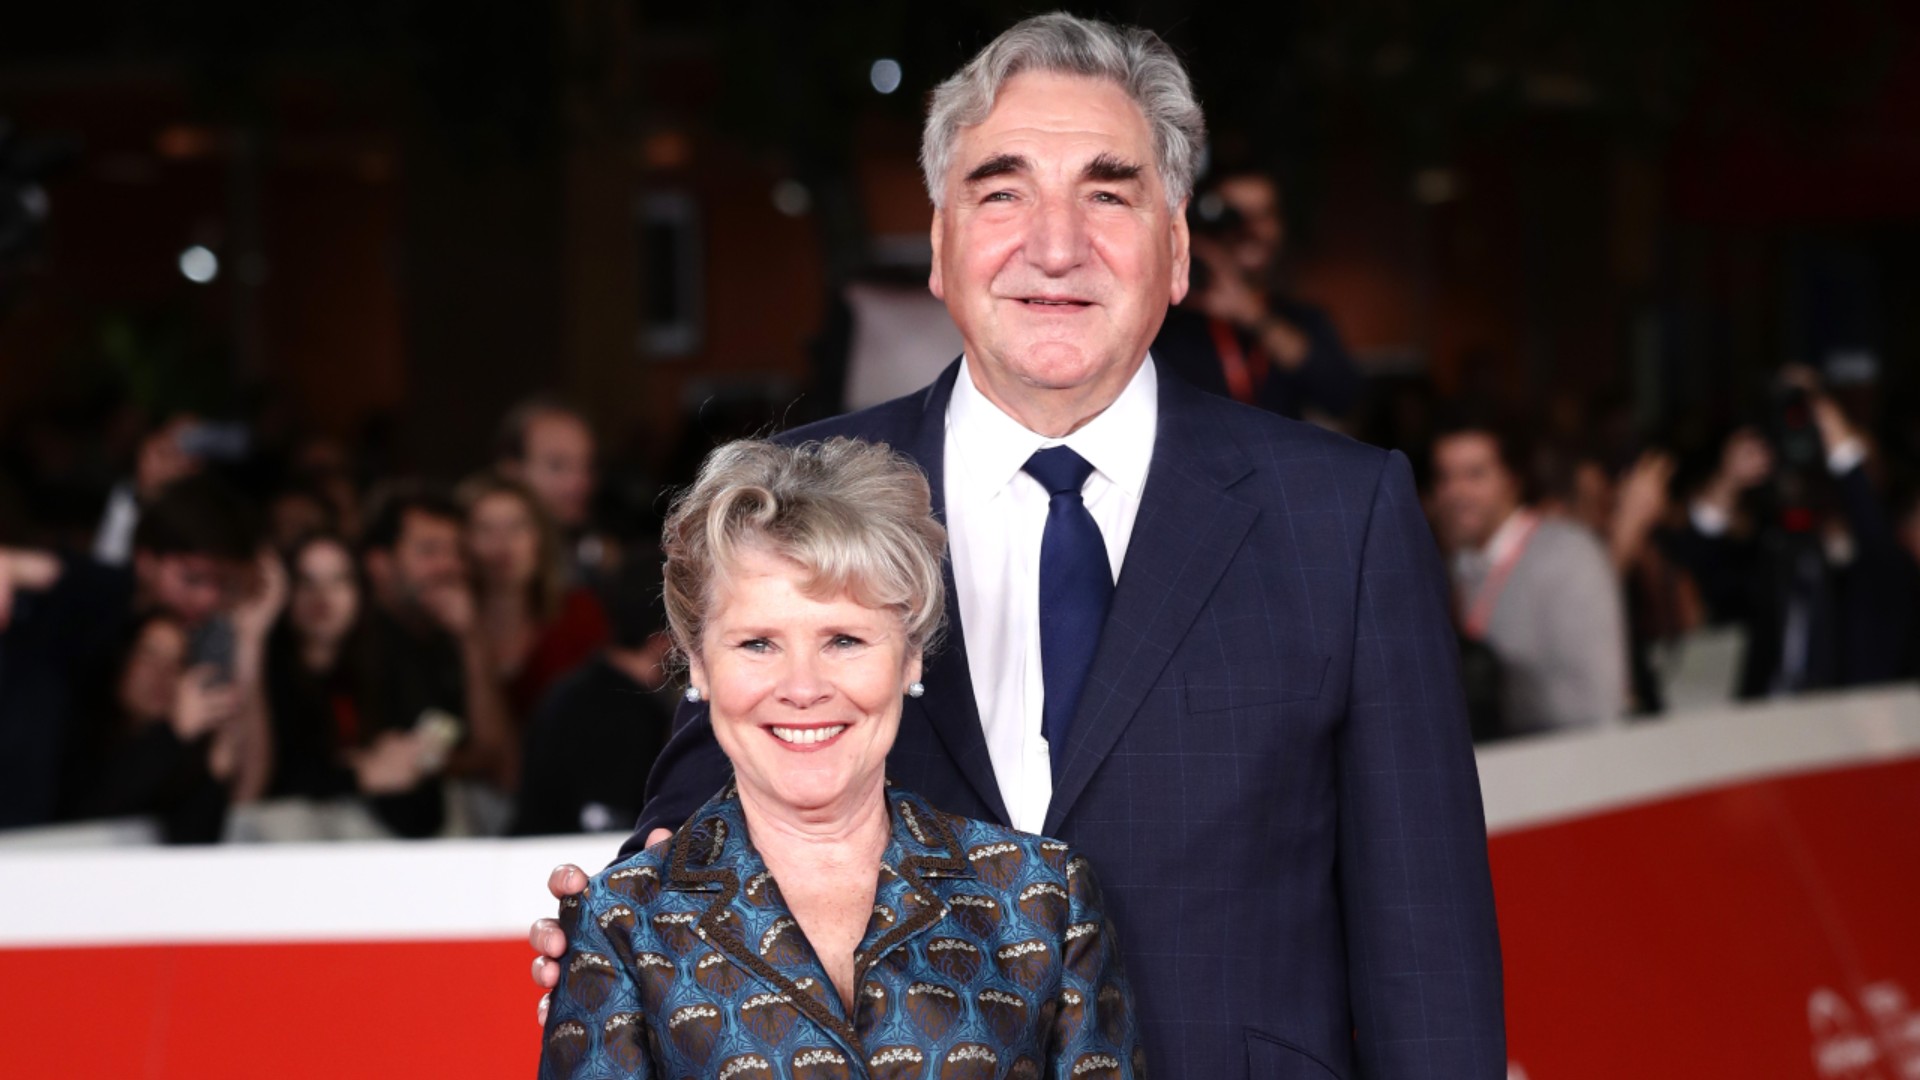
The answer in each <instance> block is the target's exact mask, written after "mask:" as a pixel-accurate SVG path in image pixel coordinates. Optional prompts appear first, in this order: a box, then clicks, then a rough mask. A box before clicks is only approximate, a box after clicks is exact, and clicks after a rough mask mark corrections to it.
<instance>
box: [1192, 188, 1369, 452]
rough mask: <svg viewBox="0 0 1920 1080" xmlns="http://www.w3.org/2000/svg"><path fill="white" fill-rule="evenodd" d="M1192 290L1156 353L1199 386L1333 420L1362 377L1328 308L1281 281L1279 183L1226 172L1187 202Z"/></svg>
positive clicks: (1352, 399) (1346, 407) (1349, 403)
mask: <svg viewBox="0 0 1920 1080" xmlns="http://www.w3.org/2000/svg"><path fill="white" fill-rule="evenodd" d="M1193 205H1194V211H1193V213H1192V214H1190V215H1189V220H1190V224H1191V229H1192V236H1193V240H1192V251H1193V267H1192V291H1191V292H1190V294H1189V295H1188V298H1187V301H1186V304H1185V307H1186V308H1188V309H1191V310H1187V311H1183V310H1181V309H1175V310H1174V311H1173V312H1169V314H1168V318H1167V324H1166V325H1165V326H1163V327H1162V328H1161V332H1160V337H1159V338H1158V339H1157V340H1156V341H1155V342H1154V355H1155V357H1156V358H1161V359H1165V361H1166V362H1167V363H1168V365H1169V366H1170V367H1172V368H1173V369H1174V370H1175V371H1177V372H1179V373H1180V374H1181V375H1182V376H1183V377H1185V378H1187V379H1188V380H1190V381H1192V382H1193V383H1194V384H1195V385H1197V386H1200V387H1201V388H1202V389H1206V390H1211V391H1213V392H1215V393H1224V394H1226V395H1227V396H1230V397H1233V398H1234V399H1236V400H1239V401H1244V402H1247V403H1249V404H1256V405H1260V406H1261V407H1263V408H1266V409H1270V410H1272V411H1274V412H1278V413H1281V414H1283V415H1286V416H1292V417H1295V418H1298V417H1301V416H1303V415H1307V414H1310V413H1311V414H1319V415H1321V416H1324V417H1327V418H1331V419H1339V418H1342V417H1345V416H1347V415H1349V414H1350V413H1352V412H1353V409H1354V406H1355V405H1356V404H1357V403H1358V401H1359V397H1360V389H1361V379H1360V374H1359V372H1358V370H1357V369H1356V368H1355V367H1354V363H1353V358H1352V356H1350V355H1349V354H1348V352H1347V348H1346V346H1345V344H1343V343H1342V342H1341V340H1340V334H1339V332H1338V331H1337V330H1335V329H1334V325H1333V320H1332V319H1331V318H1329V317H1328V316H1327V313H1326V312H1325V311H1323V310H1321V309H1320V308H1318V307H1315V306H1314V305H1312V304H1309V303H1306V302H1305V301H1302V300H1299V299H1296V298H1294V297H1292V296H1290V295H1288V292H1287V290H1286V287H1285V283H1284V281H1283V278H1282V275H1281V272H1280V270H1281V267H1280V254H1281V250H1282V246H1283V243H1284V240H1285V237H1286V223H1285V219H1284V218H1283V216H1282V213H1281V206H1280V186H1279V184H1278V183H1276V182H1275V181H1274V179H1273V178H1272V177H1271V176H1268V175H1266V174H1265V173H1261V172H1255V171H1251V170H1242V171H1235V172H1229V173H1225V174H1223V175H1222V176H1220V177H1219V178H1218V179H1216V180H1215V181H1213V183H1212V184H1211V185H1210V186H1209V188H1208V190H1205V191H1203V192H1201V193H1200V194H1199V195H1198V196H1196V198H1195V199H1194V203H1193Z"/></svg>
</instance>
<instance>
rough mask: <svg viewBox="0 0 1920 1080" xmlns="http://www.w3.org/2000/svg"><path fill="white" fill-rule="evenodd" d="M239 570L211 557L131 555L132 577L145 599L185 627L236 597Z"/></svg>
mask: <svg viewBox="0 0 1920 1080" xmlns="http://www.w3.org/2000/svg"><path fill="white" fill-rule="evenodd" d="M240 572H241V571H240V568H239V567H237V566H235V565H234V564H233V563H231V562H230V561H228V560H225V559H216V558H214V557H213V556H211V555H196V554H193V553H190V552H179V553H174V554H168V555H156V554H153V553H151V552H136V553H135V554H134V574H135V576H136V577H137V578H138V579H139V582H140V591H141V592H142V593H143V594H144V596H145V598H146V600H147V601H148V602H149V603H152V604H153V605H155V606H156V607H158V608H160V609H161V610H162V611H165V612H167V613H168V614H169V615H172V616H173V617H174V618H176V619H178V620H179V621H180V623H181V624H182V625H184V626H187V627H195V626H198V625H200V624H201V623H203V622H205V621H206V620H208V619H210V618H212V617H213V616H214V615H216V614H218V613H219V612H220V610H221V609H222V608H224V607H226V606H227V603H228V600H229V599H230V598H231V597H232V596H234V595H236V593H235V589H236V587H237V585H238V578H239V576H240Z"/></svg>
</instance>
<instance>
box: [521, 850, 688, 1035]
mask: <svg viewBox="0 0 1920 1080" xmlns="http://www.w3.org/2000/svg"><path fill="white" fill-rule="evenodd" d="M672 835H673V831H672V830H671V829H655V830H653V831H652V832H650V833H648V834H647V846H648V847H652V846H653V845H655V844H657V843H659V842H660V841H662V840H665V839H666V838H668V837H670V836H672ZM586 889H587V872H586V871H585V870H582V869H580V868H579V867H577V866H575V865H573V864H572V863H561V864H560V865H559V866H556V867H554V868H553V873H551V874H548V875H547V891H548V892H550V893H552V894H553V898H554V899H555V900H565V899H566V898H567V897H569V896H578V895H579V894H580V893H583V892H585V891H586ZM527 944H529V945H532V946H533V951H534V952H535V953H536V954H538V955H536V956H535V957H534V958H533V985H535V986H538V987H540V988H541V989H542V990H547V991H552V990H553V988H554V987H556V986H558V985H560V965H559V964H556V963H554V961H556V960H558V959H560V958H561V957H563V956H565V955H567V935H566V934H565V933H564V932H563V931H562V930H561V929H560V924H559V923H558V922H556V921H555V920H553V919H535V920H534V921H533V929H532V930H531V931H529V932H528V934H527ZM552 997H553V994H552V993H551V992H549V993H545V994H541V995H540V1009H539V1016H540V1026H541V1027H545V1026H547V1005H548V1004H549V1003H550V1000H551V999H552Z"/></svg>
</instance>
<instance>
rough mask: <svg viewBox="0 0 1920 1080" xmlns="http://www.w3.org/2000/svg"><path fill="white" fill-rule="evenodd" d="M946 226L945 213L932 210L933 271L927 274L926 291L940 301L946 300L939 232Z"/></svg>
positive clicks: (938, 209)
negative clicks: (942, 277)
mask: <svg viewBox="0 0 1920 1080" xmlns="http://www.w3.org/2000/svg"><path fill="white" fill-rule="evenodd" d="M945 225H946V211H944V210H942V209H940V208H939V207H937V206H936V207H934V208H933V237H932V238H933V269H932V270H929V271H928V272H927V291H928V292H930V293H932V294H933V295H934V296H936V297H938V298H939V299H941V300H945V299H946V298H947V284H946V282H945V281H944V280H942V279H941V277H940V246H941V245H940V231H941V229H942V228H943V227H944V226H945Z"/></svg>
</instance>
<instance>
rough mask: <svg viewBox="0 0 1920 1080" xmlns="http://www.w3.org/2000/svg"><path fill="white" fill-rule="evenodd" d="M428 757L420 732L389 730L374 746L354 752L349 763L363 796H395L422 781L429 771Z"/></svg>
mask: <svg viewBox="0 0 1920 1080" xmlns="http://www.w3.org/2000/svg"><path fill="white" fill-rule="evenodd" d="M426 756H427V749H426V747H425V745H424V743H423V740H422V739H421V738H420V735H419V733H418V732H413V731H409V732H404V733H403V732H397V731H388V732H383V733H381V735H380V737H379V738H377V739H375V740H374V742H373V745H372V746H369V747H368V748H366V749H365V750H357V751H354V752H353V753H352V754H350V755H349V756H348V758H347V761H348V763H349V764H350V765H352V767H353V773H354V777H355V779H356V780H357V781H358V783H359V785H360V790H361V792H362V793H364V794H367V795H395V794H398V793H400V792H402V791H411V790H412V789H413V786H414V785H415V784H418V783H419V782H420V777H421V776H422V775H423V774H424V773H425V771H426V769H425V768H424V766H423V760H424V759H425V758H426Z"/></svg>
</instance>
